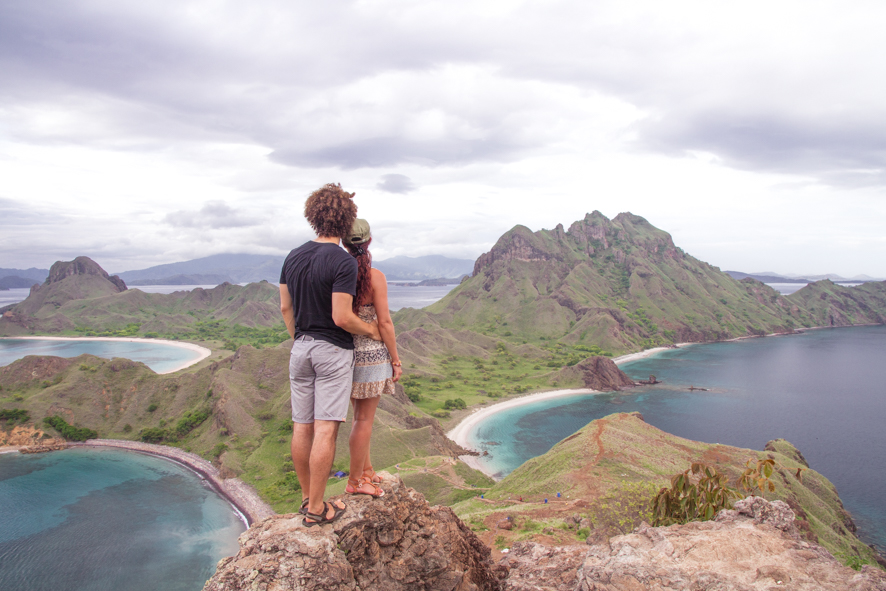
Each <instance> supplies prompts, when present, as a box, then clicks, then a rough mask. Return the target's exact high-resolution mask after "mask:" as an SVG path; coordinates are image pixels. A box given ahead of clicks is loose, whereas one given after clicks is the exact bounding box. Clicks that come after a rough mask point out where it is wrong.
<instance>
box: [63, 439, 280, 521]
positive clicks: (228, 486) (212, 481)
mask: <svg viewBox="0 0 886 591" xmlns="http://www.w3.org/2000/svg"><path fill="white" fill-rule="evenodd" d="M68 445H70V446H72V447H75V446H76V447H116V448H118V449H125V450H127V451H134V452H137V453H143V454H148V455H152V456H157V457H160V458H163V459H166V460H170V461H173V462H176V463H178V464H181V465H183V466H185V467H186V468H188V469H189V470H191V471H192V472H195V473H196V474H197V475H198V476H200V477H201V478H203V479H204V480H205V481H206V482H207V483H208V484H209V485H210V486H211V487H212V488H213V490H215V492H216V493H218V495H219V496H221V497H222V498H223V499H225V500H226V501H228V503H230V504H231V506H233V507H234V509H236V511H237V512H238V513H239V514H240V516H241V517H242V518H243V521H245V522H246V526H247V527H248V526H250V525H252V524H253V523H255V522H256V521H261V520H262V519H264V518H266V517H270V516H271V515H276V514H277V513H276V512H275V511H274V510H273V509H272V508H271V506H270V505H268V504H267V503H265V502H264V501H263V500H262V499H261V497H259V496H258V493H257V492H256V491H255V489H253V488H252V487H251V486H249V485H248V484H246V483H245V482H243V481H242V480H240V479H239V478H222V477H221V475H220V474H219V472H218V469H216V467H215V466H213V465H212V464H211V463H210V462H209V461H208V460H204V459H203V458H201V457H200V456H198V455H197V454H192V453H190V452H186V451H184V450H181V449H178V448H177V447H168V446H166V445H156V444H153V443H142V442H140V441H126V440H122V439H89V440H87V441H85V442H83V443H70V444H68Z"/></svg>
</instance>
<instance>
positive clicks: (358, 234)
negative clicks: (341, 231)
mask: <svg viewBox="0 0 886 591" xmlns="http://www.w3.org/2000/svg"><path fill="white" fill-rule="evenodd" d="M370 238H372V232H370V231H369V222H367V221H366V220H361V219H359V218H357V219H356V220H354V225H353V226H351V233H350V234H348V235H347V236H345V238H344V241H345V242H347V243H348V244H355V245H356V244H366V243H367V242H369V239H370Z"/></svg>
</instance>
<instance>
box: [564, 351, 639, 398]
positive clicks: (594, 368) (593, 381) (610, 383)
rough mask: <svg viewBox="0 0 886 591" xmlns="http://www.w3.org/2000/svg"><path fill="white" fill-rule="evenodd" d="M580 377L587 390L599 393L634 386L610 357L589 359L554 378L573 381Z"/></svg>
mask: <svg viewBox="0 0 886 591" xmlns="http://www.w3.org/2000/svg"><path fill="white" fill-rule="evenodd" d="M576 377H578V378H579V379H580V380H581V381H582V383H583V384H584V387H585V388H590V389H591V390H597V391H599V392H613V391H618V390H621V389H622V388H630V387H631V386H634V385H635V384H634V381H633V380H632V379H631V378H629V377H628V376H627V374H626V373H625V372H623V371H621V370H620V369H618V366H617V365H615V362H614V361H612V359H609V358H608V357H601V356H597V357H588V358H587V359H585V360H584V361H581V362H579V363H578V364H576V365H574V366H572V367H567V368H565V369H563V370H561V371H559V372H557V374H556V375H555V376H554V377H553V378H552V379H556V380H559V381H567V382H568V381H571V380H572V379H574V378H576Z"/></svg>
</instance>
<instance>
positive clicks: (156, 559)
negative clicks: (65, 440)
mask: <svg viewBox="0 0 886 591" xmlns="http://www.w3.org/2000/svg"><path fill="white" fill-rule="evenodd" d="M0 524H2V527H0V589H2V590H3V591H43V590H45V591H57V590H59V589H71V590H77V591H120V590H126V591H142V590H143V591H156V590H159V589H162V590H164V591H174V590H175V591H199V590H200V589H201V588H202V587H203V583H204V582H205V581H206V579H208V578H209V577H210V576H211V575H212V573H213V572H215V564H216V562H218V560H219V559H221V558H223V557H225V556H231V555H233V554H235V553H236V552H237V549H238V545H237V536H239V535H240V533H242V532H243V531H244V530H245V526H244V524H243V522H242V521H241V520H240V518H239V516H238V515H237V514H235V513H234V511H233V508H232V507H231V505H229V504H228V503H227V502H226V501H225V500H223V499H222V498H220V497H219V496H218V495H216V494H215V493H214V492H213V491H211V490H210V489H209V488H207V487H206V486H205V485H204V484H203V481H202V480H201V479H200V478H199V477H198V476H196V475H195V474H194V473H192V472H190V471H189V470H187V469H186V468H184V467H182V466H179V465H178V464H175V463H172V462H169V461H166V460H162V459H160V458H155V457H151V456H146V455H143V454H138V453H133V452H126V451H120V450H111V449H82V448H81V449H69V450H65V451H60V452H53V453H49V454H35V455H20V454H2V455H0Z"/></svg>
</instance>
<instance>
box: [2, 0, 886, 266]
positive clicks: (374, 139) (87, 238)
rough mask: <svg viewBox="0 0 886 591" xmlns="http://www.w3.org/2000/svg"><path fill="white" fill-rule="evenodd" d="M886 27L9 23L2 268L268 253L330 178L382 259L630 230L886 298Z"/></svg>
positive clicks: (190, 14)
mask: <svg viewBox="0 0 886 591" xmlns="http://www.w3.org/2000/svg"><path fill="white" fill-rule="evenodd" d="M884 25H886V6H884V5H882V3H878V2H856V3H852V4H849V5H847V4H845V3H837V2H831V1H824V2H816V3H808V2H800V1H796V0H790V1H786V2H782V3H777V4H773V3H771V2H769V3H767V2H762V1H759V0H751V1H749V2H743V3H740V4H723V3H710V2H701V1H678V2H670V3H661V2H651V1H650V2H633V3H627V4H626V3H623V2H615V1H602V2H579V1H576V0H560V1H557V2H543V1H525V2H503V1H478V2H472V3H462V4H459V3H452V2H442V1H439V2H438V1H428V0H422V1H419V2H415V1H411V0H409V1H407V0H360V1H353V2H346V1H331V2H324V3H313V4H304V3H301V4H298V3H296V4H293V3H291V2H286V1H283V0H256V1H255V2H250V3H227V4H218V3H216V2H209V1H208V0H197V1H194V0H186V1H172V0H159V1H158V2H151V3H145V2H132V1H125V0H121V1H120V2H115V3H111V4H108V3H99V2H93V1H90V0H65V1H62V0H46V1H45V2H28V1H25V0H13V1H9V2H4V3H2V5H0V77H2V79H3V84H2V85H0V178H2V179H3V184H2V186H0V191H2V194H0V197H2V198H3V199H6V200H7V201H5V202H3V203H0V207H4V208H6V209H4V211H7V210H8V211H11V214H10V215H7V216H4V218H3V219H0V230H2V232H0V235H2V237H0V256H2V257H3V260H4V266H6V267H9V266H13V263H15V264H18V265H20V266H31V265H38V266H48V265H49V264H51V263H52V262H53V260H55V259H58V258H64V257H68V258H70V257H71V256H72V255H74V256H75V255H76V254H89V252H99V253H100V254H102V256H105V254H106V255H107V256H108V257H110V259H109V260H111V261H112V263H113V264H112V265H111V266H112V267H113V268H115V269H118V270H123V269H125V268H127V266H129V268H137V267H144V266H149V265H150V264H155V263H162V262H172V261H174V260H182V259H184V258H192V257H197V256H205V255H208V254H213V253H216V252H223V251H235V250H237V251H240V252H271V251H273V252H275V253H282V252H285V251H287V250H288V249H289V248H292V247H293V246H295V245H296V244H294V242H295V241H297V240H301V239H305V238H307V237H309V236H310V231H309V229H308V227H307V224H305V223H304V221H303V220H302V218H301V208H302V204H303V200H304V198H305V196H306V195H307V194H308V193H309V192H310V191H311V190H313V189H315V188H316V187H318V186H320V185H322V184H324V183H327V182H341V183H342V184H343V185H344V186H345V187H346V188H348V189H349V190H356V191H357V193H358V204H359V206H360V215H361V216H363V217H367V218H368V219H369V220H370V222H372V224H373V229H374V232H378V233H377V244H375V245H374V246H375V250H376V251H377V252H379V253H390V254H391V255H394V254H410V255H415V254H432V253H440V254H447V255H450V256H459V257H474V256H476V255H478V254H480V252H482V251H484V250H486V249H488V248H489V247H490V246H491V245H492V243H493V242H494V241H495V239H496V238H497V237H498V236H499V235H500V234H501V233H503V232H504V231H506V230H507V229H509V228H510V227H511V226H513V225H514V224H516V223H523V224H525V225H528V226H530V227H531V228H532V229H539V228H541V227H548V228H550V227H553V226H554V225H556V224H557V223H563V224H564V225H567V226H568V225H569V223H570V222H572V221H574V220H575V219H578V218H580V217H582V216H583V215H584V214H585V213H587V212H589V211H592V210H594V209H600V210H601V211H602V212H603V213H604V214H606V215H608V216H610V217H611V216H614V215H615V214H617V213H618V212H620V211H626V210H630V211H632V212H633V213H636V214H638V215H642V216H644V217H646V218H647V219H649V220H650V221H651V222H652V223H654V224H656V225H658V226H659V227H661V228H662V229H664V230H667V231H669V232H671V233H673V234H674V237H675V240H676V241H677V243H678V244H680V245H681V246H683V247H684V248H685V249H686V250H687V251H689V252H690V253H691V254H694V255H696V256H698V257H700V258H703V259H705V260H708V261H709V262H711V263H712V264H715V265H718V266H720V267H722V268H726V267H730V268H734V269H737V270H760V269H759V268H760V266H761V262H768V263H769V264H763V265H762V267H769V268H771V269H772V270H780V271H784V272H789V271H792V270H796V271H797V272H829V271H833V272H837V273H842V274H852V273H855V272H865V273H868V274H871V275H882V276H886V266H884V265H886V263H884V261H886V245H884V244H883V240H882V230H881V229H880V228H881V227H883V226H884V225H886V212H884V210H883V207H882V206H880V205H879V203H882V202H884V199H883V193H884V190H886V171H884V164H883V162H884V161H886V79H883V78H882V77H881V76H877V75H876V73H877V72H879V71H880V69H881V64H880V61H881V59H880V56H881V55H883V53H884V52H886V39H884V37H883V35H882V30H883V28H884ZM9 208H12V209H11V210H10V209H9ZM822 212H826V213H822ZM46 235H51V238H52V239H51V240H50V239H47V238H46ZM99 237H100V238H99ZM825 245H826V246H825ZM90 249H91V250H90ZM87 250H89V252H86V251H87ZM377 256H380V257H381V254H379V255H377ZM139 257H141V258H139ZM381 258H383V257H381ZM16 261H18V262H16ZM817 265H822V266H825V265H826V266H827V268H817ZM801 268H802V269H801Z"/></svg>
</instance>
